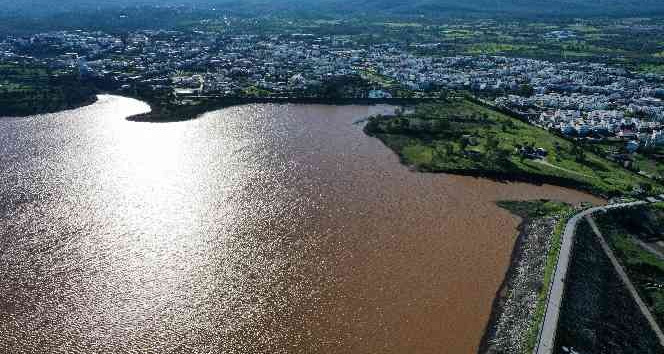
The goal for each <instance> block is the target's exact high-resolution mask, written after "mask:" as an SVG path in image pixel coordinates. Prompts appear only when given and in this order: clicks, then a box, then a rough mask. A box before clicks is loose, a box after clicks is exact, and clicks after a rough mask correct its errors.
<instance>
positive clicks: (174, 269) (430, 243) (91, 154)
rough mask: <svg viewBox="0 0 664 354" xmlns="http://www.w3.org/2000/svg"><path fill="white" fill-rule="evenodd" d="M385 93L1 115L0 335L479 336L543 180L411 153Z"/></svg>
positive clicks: (415, 341)
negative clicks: (415, 167) (374, 129)
mask: <svg viewBox="0 0 664 354" xmlns="http://www.w3.org/2000/svg"><path fill="white" fill-rule="evenodd" d="M390 109H391V108H390V107H388V106H374V107H369V106H359V105H358V106H326V105H272V104H256V105H245V106H237V107H231V108H226V109H222V110H219V111H215V112H210V113H207V114H205V115H203V116H202V117H200V118H198V119H195V120H191V121H186V122H174V123H136V122H130V121H127V120H126V119H125V118H126V117H128V116H130V115H133V114H138V113H142V112H146V111H148V110H149V107H148V106H147V105H145V104H144V103H142V102H139V101H136V100H133V99H128V98H123V97H117V96H100V99H99V101H98V102H97V103H95V104H93V105H91V106H88V107H84V108H80V109H77V110H72V111H66V112H61V113H56V114H48V115H40V116H34V117H26V118H2V119H0V279H1V280H2V281H0V338H1V340H0V353H238V354H239V353H395V354H397V353H398V354H402V353H473V352H475V351H476V350H477V346H478V344H479V342H480V338H481V337H482V334H483V331H484V328H485V326H486V324H487V321H488V319H489V315H490V312H491V305H492V301H493V298H494V296H495V293H496V291H497V289H498V287H499V286H500V283H501V282H502V280H503V277H504V275H505V272H506V270H507V267H508V265H509V260H510V254H511V251H512V248H513V246H514V241H515V237H516V233H517V231H516V227H517V226H518V223H519V219H518V218H517V217H514V216H512V215H511V214H509V213H508V212H507V211H505V210H502V209H500V208H498V207H497V206H496V205H495V203H494V202H495V201H497V200H513V199H535V198H551V199H556V200H562V201H567V202H570V203H578V202H581V201H591V202H595V203H599V202H601V201H600V200H597V199H595V198H593V197H590V196H588V195H586V194H583V193H581V192H577V191H573V190H569V189H565V188H559V187H554V186H548V185H543V186H534V185H528V184H522V183H501V182H495V181H490V180H486V179H478V178H471V177H461V176H453V175H446V174H425V173H417V172H413V171H410V170H409V169H408V168H407V167H406V166H403V165H401V164H400V163H399V159H398V157H397V156H396V155H394V154H393V153H392V152H391V151H390V150H389V149H388V148H387V147H385V146H384V145H383V144H382V143H381V142H380V141H378V140H377V139H374V138H370V137H367V136H366V135H365V134H364V133H363V132H362V126H361V124H353V122H356V121H358V120H360V119H362V118H365V117H367V116H368V115H371V114H376V113H381V112H388V111H389V110H390Z"/></svg>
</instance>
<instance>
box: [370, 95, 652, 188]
mask: <svg viewBox="0 0 664 354" xmlns="http://www.w3.org/2000/svg"><path fill="white" fill-rule="evenodd" d="M365 130H366V132H367V133H368V134H370V135H374V136H376V137H378V138H379V139H381V140H382V141H383V142H384V143H385V144H386V145H387V146H389V147H390V148H391V149H393V150H394V151H395V152H397V153H398V154H399V156H400V157H401V159H402V161H403V162H404V163H406V164H408V165H412V166H414V167H416V168H417V169H419V170H423V171H434V172H477V173H478V174H481V173H482V172H488V173H502V174H507V175H509V174H514V175H527V176H543V177H550V178H553V179H556V178H557V179H560V180H567V181H573V182H574V183H575V185H574V186H578V187H580V188H584V189H587V190H590V191H592V192H595V193H597V194H600V195H604V196H614V195H624V194H629V193H631V192H632V191H633V190H634V189H635V187H636V186H640V185H646V184H647V185H650V186H652V182H651V181H650V180H649V179H647V178H645V177H642V176H639V175H638V174H636V173H634V172H631V171H628V170H626V169H624V168H622V167H621V166H619V165H617V164H615V163H613V162H611V161H608V160H606V159H604V158H602V157H600V156H598V155H596V154H594V153H592V152H589V151H584V150H583V149H581V148H579V147H577V146H576V145H575V144H574V143H572V142H570V141H568V140H566V139H563V138H561V137H558V136H556V135H553V134H552V133H550V132H548V131H546V130H543V129H540V128H537V127H534V126H532V125H530V124H528V123H525V122H522V121H520V120H518V119H515V118H512V117H509V116H507V115H504V114H502V113H500V112H497V111H494V110H492V109H489V108H487V107H484V106H482V105H479V104H476V103H473V102H470V101H468V100H466V99H454V100H451V101H448V102H445V103H438V104H425V105H420V106H418V107H417V108H416V109H415V112H414V113H412V114H408V115H401V116H397V117H389V118H386V117H375V118H372V119H370V120H369V123H368V124H367V126H366V128H365ZM523 146H532V147H535V148H543V149H545V150H547V151H548V156H546V158H544V159H542V160H541V161H537V160H535V159H529V158H525V157H523V156H522V155H521V154H519V153H518V152H517V149H518V148H521V147H523ZM652 187H654V189H655V190H656V191H659V190H661V189H660V187H659V186H652Z"/></svg>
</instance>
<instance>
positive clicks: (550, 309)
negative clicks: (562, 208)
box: [535, 201, 647, 354]
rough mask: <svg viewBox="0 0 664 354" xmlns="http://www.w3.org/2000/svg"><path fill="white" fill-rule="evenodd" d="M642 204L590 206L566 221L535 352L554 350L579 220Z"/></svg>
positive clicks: (548, 352) (542, 353)
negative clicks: (594, 214)
mask: <svg viewBox="0 0 664 354" xmlns="http://www.w3.org/2000/svg"><path fill="white" fill-rule="evenodd" d="M643 204H647V203H646V202H643V201H638V202H632V203H622V204H612V205H607V206H602V207H596V208H591V209H588V210H585V211H583V212H581V213H579V214H576V215H575V216H574V217H572V218H571V219H570V220H569V221H568V222H567V225H566V226H565V232H564V233H563V237H562V245H561V247H560V255H559V256H558V263H557V264H556V270H555V272H554V274H553V277H552V279H551V284H550V285H549V301H548V302H547V306H546V313H545V314H544V320H543V322H542V327H541V329H540V337H539V342H538V345H537V347H535V353H536V354H551V353H553V350H554V345H555V340H556V330H557V328H558V319H559V317H560V307H561V305H562V301H563V294H564V291H565V279H566V278H567V270H568V268H569V264H570V259H571V255H572V248H573V247H572V246H573V245H574V234H575V233H576V226H577V224H578V223H579V221H580V220H581V219H582V218H584V217H586V216H587V215H592V214H593V213H595V212H598V211H606V210H610V209H618V208H627V207H632V206H636V205H643Z"/></svg>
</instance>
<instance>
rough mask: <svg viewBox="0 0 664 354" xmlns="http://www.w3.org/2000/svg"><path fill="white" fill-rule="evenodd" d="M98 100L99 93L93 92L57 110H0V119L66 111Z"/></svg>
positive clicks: (89, 104)
mask: <svg viewBox="0 0 664 354" xmlns="http://www.w3.org/2000/svg"><path fill="white" fill-rule="evenodd" d="M98 101H99V95H98V94H95V95H93V96H92V97H88V99H86V100H84V101H81V102H79V103H76V104H72V105H68V106H67V107H65V108H64V109H58V110H48V109H47V110H35V111H34V112H30V113H26V114H13V113H4V112H2V111H0V119H2V118H25V117H30V116H36V115H41V114H54V113H60V112H66V111H71V110H73V109H79V108H83V107H87V106H91V105H93V104H95V103H97V102H98Z"/></svg>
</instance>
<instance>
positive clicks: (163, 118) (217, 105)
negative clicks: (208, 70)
mask: <svg viewBox="0 0 664 354" xmlns="http://www.w3.org/2000/svg"><path fill="white" fill-rule="evenodd" d="M125 97H131V98H135V99H138V100H141V101H143V102H145V103H147V104H148V105H149V106H150V109H151V111H150V112H147V113H142V114H136V115H133V116H129V117H127V118H125V119H126V120H128V121H131V122H142V123H169V122H183V121H188V120H192V119H197V118H198V117H200V116H201V115H203V114H205V113H207V112H211V111H216V110H220V109H224V108H229V107H234V106H241V105H247V104H261V103H262V104H267V103H273V104H325V105H334V106H349V105H369V106H374V105H380V104H386V105H395V106H398V105H416V104H418V103H426V102H434V101H437V100H439V98H318V97H302V98H279V97H277V98H259V97H256V98H253V97H247V98H242V97H228V98H212V99H208V98H205V97H203V98H202V99H203V100H206V101H203V102H202V103H201V104H198V105H182V106H172V107H166V106H163V105H161V104H159V103H154V102H153V101H152V100H150V99H148V98H145V97H141V96H140V95H138V96H134V95H129V96H126V95H125ZM193 99H196V97H193ZM199 99H200V98H199Z"/></svg>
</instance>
